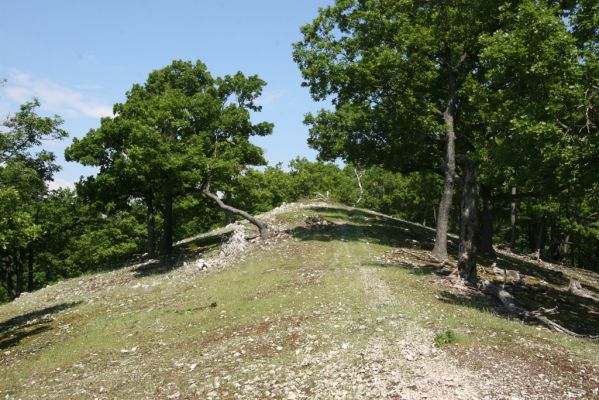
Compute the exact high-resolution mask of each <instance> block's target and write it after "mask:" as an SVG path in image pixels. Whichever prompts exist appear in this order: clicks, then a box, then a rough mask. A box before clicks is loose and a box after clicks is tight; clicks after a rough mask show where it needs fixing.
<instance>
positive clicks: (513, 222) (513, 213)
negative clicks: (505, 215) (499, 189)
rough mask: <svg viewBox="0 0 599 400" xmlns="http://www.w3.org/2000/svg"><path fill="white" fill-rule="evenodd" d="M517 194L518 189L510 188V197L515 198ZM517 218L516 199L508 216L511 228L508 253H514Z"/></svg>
mask: <svg viewBox="0 0 599 400" xmlns="http://www.w3.org/2000/svg"><path fill="white" fill-rule="evenodd" d="M517 194H518V188H516V186H514V187H512V196H514V197H515V196H516V195H517ZM517 218H518V202H517V200H516V199H514V200H512V208H511V214H510V223H511V226H512V230H511V238H510V251H511V252H512V253H514V252H515V251H516V238H517V234H518V232H517V231H516V222H517Z"/></svg>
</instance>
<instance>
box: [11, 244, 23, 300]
mask: <svg viewBox="0 0 599 400" xmlns="http://www.w3.org/2000/svg"><path fill="white" fill-rule="evenodd" d="M24 256H25V249H23V248H19V249H16V250H15V256H14V266H15V277H16V287H15V298H17V297H19V296H20V295H21V293H23V286H24V283H25V262H24Z"/></svg>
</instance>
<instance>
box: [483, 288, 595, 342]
mask: <svg viewBox="0 0 599 400" xmlns="http://www.w3.org/2000/svg"><path fill="white" fill-rule="evenodd" d="M479 288H480V289H481V290H482V291H483V292H485V293H488V294H491V295H493V296H495V297H497V298H498V299H499V301H501V303H502V304H503V306H504V307H505V308H506V309H507V310H508V311H509V313H510V314H512V315H514V316H516V317H518V318H521V319H524V320H536V321H539V322H540V323H542V324H543V325H545V326H546V327H548V328H549V329H552V330H554V331H556V332H560V333H564V334H566V335H570V336H574V337H577V338H584V339H591V340H599V335H581V334H580V333H576V332H573V331H571V330H569V329H567V328H565V327H563V326H561V325H560V324H558V323H557V322H555V321H552V320H550V319H549V318H547V315H550V314H555V312H556V310H557V307H556V308H552V309H546V308H543V307H541V308H539V309H538V310H535V311H528V310H525V309H523V308H521V307H520V306H518V305H517V303H516V299H515V298H514V296H512V294H511V293H509V292H508V291H507V290H505V289H503V288H501V287H499V286H497V285H495V284H494V283H492V282H489V281H482V282H481V283H480V284H479Z"/></svg>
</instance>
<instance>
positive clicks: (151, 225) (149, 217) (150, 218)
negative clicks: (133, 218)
mask: <svg viewBox="0 0 599 400" xmlns="http://www.w3.org/2000/svg"><path fill="white" fill-rule="evenodd" d="M146 207H147V211H146V229H147V235H148V237H147V240H148V242H147V251H148V257H149V258H155V257H156V220H155V212H154V194H153V193H151V192H150V193H148V194H146Z"/></svg>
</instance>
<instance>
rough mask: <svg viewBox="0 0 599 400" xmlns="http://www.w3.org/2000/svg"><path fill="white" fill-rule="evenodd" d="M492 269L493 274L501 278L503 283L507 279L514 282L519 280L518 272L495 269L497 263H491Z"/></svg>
mask: <svg viewBox="0 0 599 400" xmlns="http://www.w3.org/2000/svg"><path fill="white" fill-rule="evenodd" d="M492 268H493V269H492V270H493V273H494V274H497V275H499V276H501V277H503V281H504V282H505V281H506V280H507V278H512V279H513V280H515V281H519V280H520V278H521V277H520V272H518V271H516V270H513V269H505V268H499V267H497V263H493V265H492Z"/></svg>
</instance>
